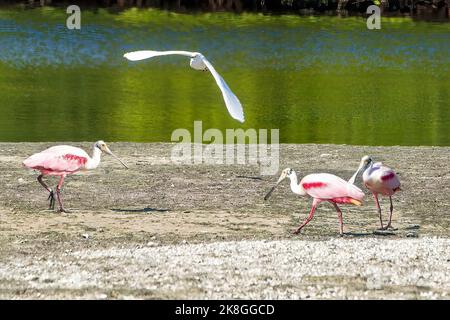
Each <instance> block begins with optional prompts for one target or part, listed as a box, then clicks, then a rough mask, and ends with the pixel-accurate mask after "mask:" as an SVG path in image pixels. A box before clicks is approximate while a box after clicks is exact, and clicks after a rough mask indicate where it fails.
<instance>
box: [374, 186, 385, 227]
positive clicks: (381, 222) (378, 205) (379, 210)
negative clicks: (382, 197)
mask: <svg viewBox="0 0 450 320" xmlns="http://www.w3.org/2000/svg"><path fill="white" fill-rule="evenodd" d="M373 197H374V199H375V204H376V205H377V208H378V214H379V215H380V224H381V230H384V227H383V217H382V216H381V208H380V203H379V202H378V193H375V192H374V193H373Z"/></svg>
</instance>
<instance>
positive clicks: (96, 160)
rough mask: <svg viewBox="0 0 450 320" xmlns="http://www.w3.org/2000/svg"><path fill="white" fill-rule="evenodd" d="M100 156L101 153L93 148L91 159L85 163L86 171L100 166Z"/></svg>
mask: <svg viewBox="0 0 450 320" xmlns="http://www.w3.org/2000/svg"><path fill="white" fill-rule="evenodd" d="M101 155H102V151H101V150H100V149H99V148H97V147H96V146H94V148H93V150H92V157H91V158H90V159H89V160H88V161H87V163H86V169H88V170H91V169H95V168H97V167H98V165H99V164H100V158H101Z"/></svg>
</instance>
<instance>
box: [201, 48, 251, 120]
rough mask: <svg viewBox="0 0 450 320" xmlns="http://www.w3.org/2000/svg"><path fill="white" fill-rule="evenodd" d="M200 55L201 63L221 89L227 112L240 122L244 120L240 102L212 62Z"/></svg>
mask: <svg viewBox="0 0 450 320" xmlns="http://www.w3.org/2000/svg"><path fill="white" fill-rule="evenodd" d="M201 57H202V60H203V63H204V64H205V65H206V67H207V68H208V70H209V71H210V72H211V74H212V75H213V77H214V79H215V80H216V83H217V85H218V86H219V88H220V91H222V95H223V99H224V100H225V105H226V106H227V109H228V112H229V113H230V115H231V116H232V117H233V118H234V119H236V120H238V121H240V122H244V110H243V109H242V105H241V102H240V101H239V99H238V98H237V97H236V96H235V95H234V93H233V92H232V91H231V89H230V88H229V87H228V85H227V84H226V82H225V80H223V78H222V77H221V76H220V74H218V73H217V71H216V69H214V67H213V66H212V64H211V63H210V62H209V61H208V60H206V58H205V57H204V56H203V55H202V56H201Z"/></svg>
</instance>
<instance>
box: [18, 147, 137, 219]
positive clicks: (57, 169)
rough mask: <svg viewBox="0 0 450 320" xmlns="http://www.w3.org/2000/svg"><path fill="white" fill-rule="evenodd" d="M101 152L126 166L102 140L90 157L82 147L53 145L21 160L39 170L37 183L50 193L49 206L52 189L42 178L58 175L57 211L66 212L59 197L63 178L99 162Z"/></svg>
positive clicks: (52, 204) (94, 165) (53, 201)
mask: <svg viewBox="0 0 450 320" xmlns="http://www.w3.org/2000/svg"><path fill="white" fill-rule="evenodd" d="M102 152H105V153H107V154H109V155H111V156H113V157H114V158H116V159H117V160H118V161H119V162H120V163H121V164H122V165H123V166H124V167H125V168H127V169H128V167H127V166H126V165H125V163H123V162H122V160H120V159H119V158H118V157H117V156H116V155H115V154H114V153H112V152H111V150H109V148H108V146H107V145H106V143H105V142H104V141H102V140H100V141H97V142H96V143H95V144H94V147H93V150H92V157H90V156H89V155H88V154H87V153H86V152H85V151H84V150H83V149H80V148H76V147H72V146H66V145H61V146H55V147H51V148H48V149H46V150H44V151H41V152H39V153H36V154H33V155H32V156H30V157H29V158H28V159H26V160H25V161H23V165H24V166H25V167H27V168H30V169H34V170H37V171H40V173H41V174H40V175H39V176H38V177H37V180H38V181H39V183H40V184H41V185H42V186H43V187H44V188H45V189H46V190H47V191H48V192H49V193H50V195H49V197H48V200H50V208H49V209H54V207H55V196H54V192H53V190H52V189H51V188H50V187H48V186H47V184H46V183H45V182H44V181H43V180H42V178H43V176H59V177H60V180H59V183H58V185H57V187H56V197H57V199H58V204H59V212H68V211H66V210H65V209H64V206H63V202H62V199H61V188H62V185H63V183H64V178H65V177H66V176H67V175H69V174H74V173H77V172H79V171H85V170H92V169H95V168H97V167H98V165H99V164H100V157H101V154H102Z"/></svg>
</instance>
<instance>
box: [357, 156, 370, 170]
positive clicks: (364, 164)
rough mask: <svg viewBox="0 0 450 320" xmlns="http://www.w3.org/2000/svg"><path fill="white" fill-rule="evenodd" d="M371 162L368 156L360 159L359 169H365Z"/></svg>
mask: <svg viewBox="0 0 450 320" xmlns="http://www.w3.org/2000/svg"><path fill="white" fill-rule="evenodd" d="M371 162H373V160H372V158H371V157H369V156H364V157H362V158H361V163H360V164H359V168H360V169H362V168H367V167H368V166H369V165H370V163H371Z"/></svg>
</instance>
